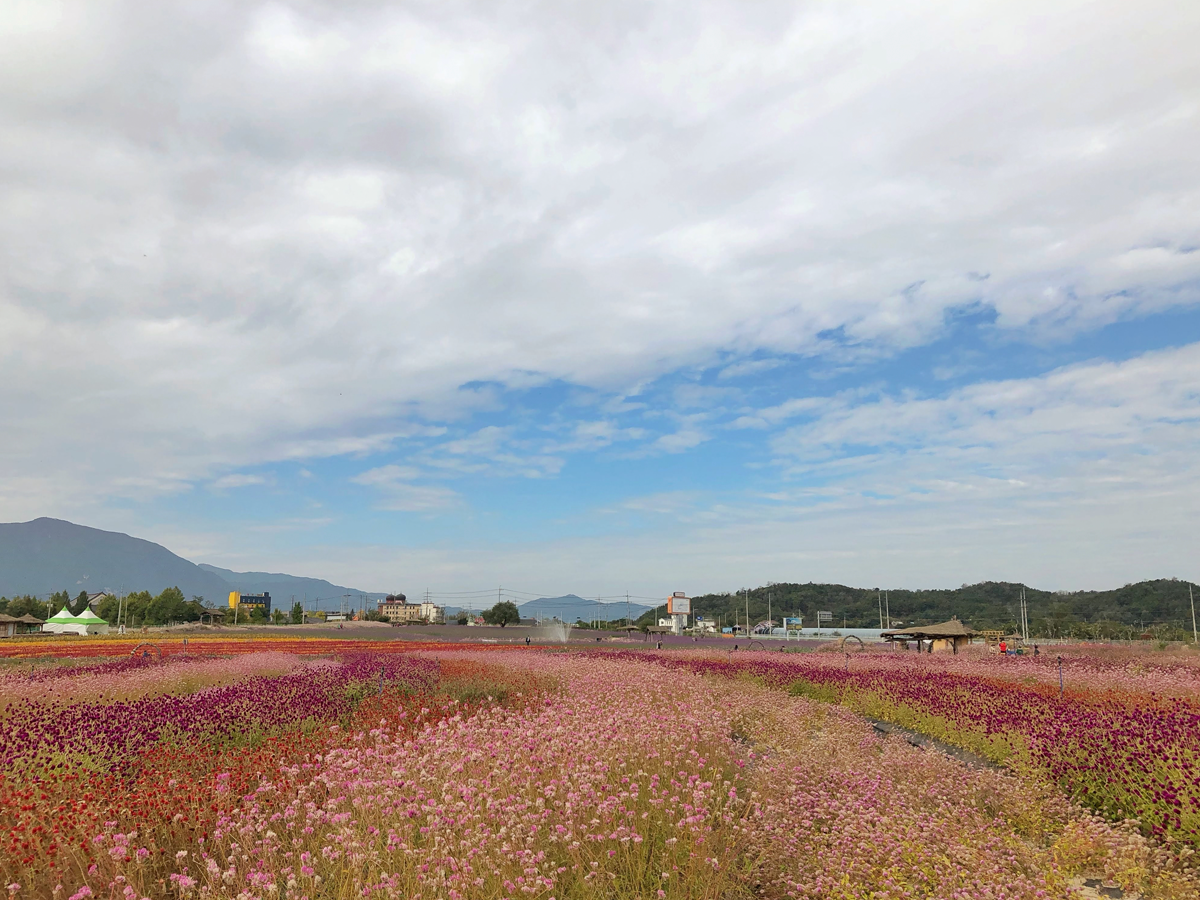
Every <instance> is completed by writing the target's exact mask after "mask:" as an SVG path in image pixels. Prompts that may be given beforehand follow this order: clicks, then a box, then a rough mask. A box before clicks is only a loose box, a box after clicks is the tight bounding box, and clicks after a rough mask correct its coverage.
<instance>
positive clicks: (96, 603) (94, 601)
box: [88, 591, 116, 613]
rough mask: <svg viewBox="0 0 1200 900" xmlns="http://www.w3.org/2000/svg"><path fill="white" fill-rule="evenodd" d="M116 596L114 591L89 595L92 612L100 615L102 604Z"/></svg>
mask: <svg viewBox="0 0 1200 900" xmlns="http://www.w3.org/2000/svg"><path fill="white" fill-rule="evenodd" d="M115 596H116V594H114V593H112V591H97V592H96V593H94V594H88V607H89V608H90V609H91V610H92V612H95V613H98V612H100V604H101V603H103V602H104V601H105V600H107V599H108V598H109V597H115Z"/></svg>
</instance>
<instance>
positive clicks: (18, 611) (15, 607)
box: [0, 594, 50, 621]
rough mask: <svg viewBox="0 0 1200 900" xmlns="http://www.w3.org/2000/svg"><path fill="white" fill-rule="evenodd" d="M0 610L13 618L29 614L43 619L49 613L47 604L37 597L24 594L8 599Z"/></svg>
mask: <svg viewBox="0 0 1200 900" xmlns="http://www.w3.org/2000/svg"><path fill="white" fill-rule="evenodd" d="M0 612H3V613H6V614H7V615H10V616H12V617H13V618H20V617H21V616H23V615H26V614H29V615H31V616H33V617H34V618H35V619H41V620H42V621H45V620H46V619H47V618H48V617H49V615H50V612H49V604H46V603H43V602H42V601H41V600H39V599H38V598H37V597H31V596H30V595H28V594H26V595H25V596H24V597H13V598H12V599H11V600H9V601H8V605H7V606H6V607H5V608H4V609H0Z"/></svg>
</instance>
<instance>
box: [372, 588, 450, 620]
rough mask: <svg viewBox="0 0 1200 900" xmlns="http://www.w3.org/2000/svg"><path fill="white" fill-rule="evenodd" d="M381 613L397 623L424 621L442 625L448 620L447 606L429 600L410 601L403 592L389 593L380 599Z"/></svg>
mask: <svg viewBox="0 0 1200 900" xmlns="http://www.w3.org/2000/svg"><path fill="white" fill-rule="evenodd" d="M379 613H380V615H382V616H383V617H384V618H385V619H387V620H388V621H389V622H391V623H393V624H395V625H413V624H416V623H418V622H424V623H427V624H429V625H441V624H444V623H445V621H446V608H445V607H444V606H438V605H437V604H436V603H432V602H430V601H428V600H424V601H422V602H420V603H409V602H408V598H406V597H405V596H404V595H403V594H388V596H387V598H386V599H384V600H380V601H379Z"/></svg>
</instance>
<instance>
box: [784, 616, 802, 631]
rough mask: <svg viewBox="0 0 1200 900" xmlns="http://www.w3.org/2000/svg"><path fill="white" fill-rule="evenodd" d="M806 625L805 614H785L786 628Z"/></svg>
mask: <svg viewBox="0 0 1200 900" xmlns="http://www.w3.org/2000/svg"><path fill="white" fill-rule="evenodd" d="M803 625H804V616H784V617H783V627H784V628H801V627H802V626H803Z"/></svg>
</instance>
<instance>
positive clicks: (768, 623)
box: [767, 591, 771, 634]
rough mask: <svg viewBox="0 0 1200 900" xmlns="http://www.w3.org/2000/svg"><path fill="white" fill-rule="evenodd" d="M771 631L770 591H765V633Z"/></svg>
mask: <svg viewBox="0 0 1200 900" xmlns="http://www.w3.org/2000/svg"><path fill="white" fill-rule="evenodd" d="M770 633H771V592H770V591H767V634H770Z"/></svg>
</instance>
